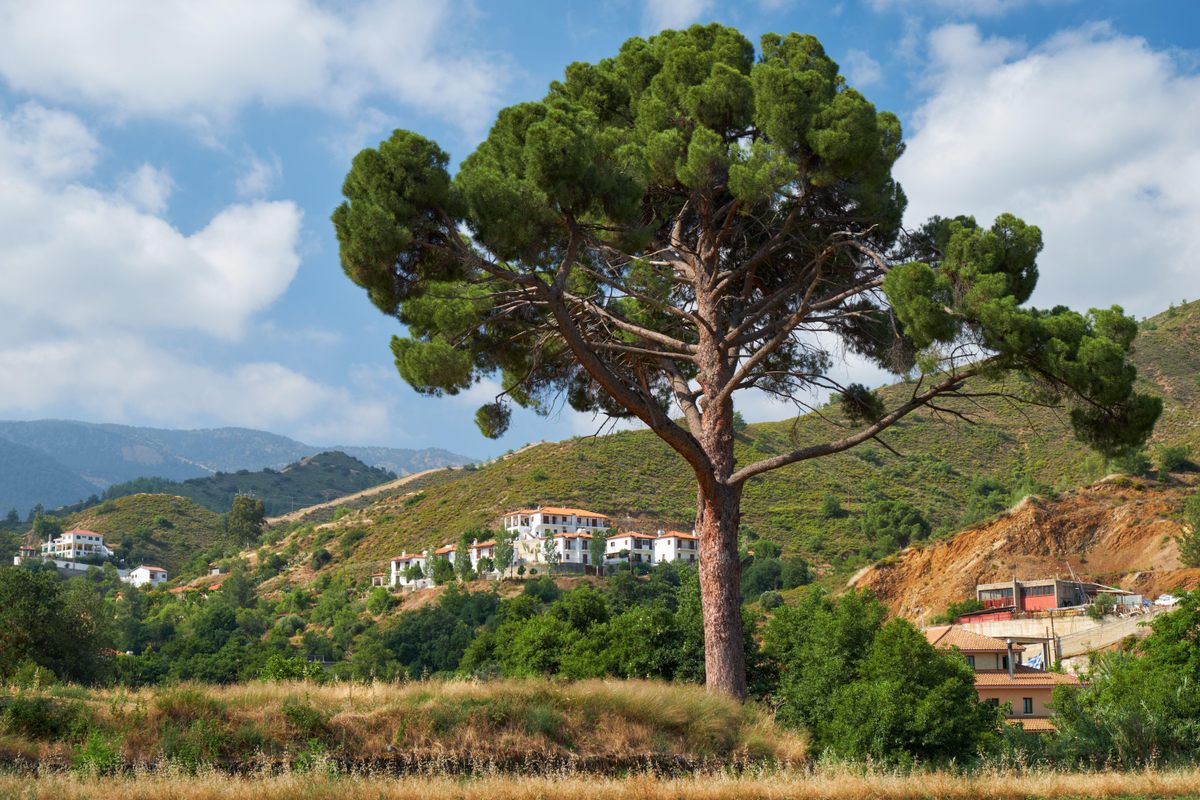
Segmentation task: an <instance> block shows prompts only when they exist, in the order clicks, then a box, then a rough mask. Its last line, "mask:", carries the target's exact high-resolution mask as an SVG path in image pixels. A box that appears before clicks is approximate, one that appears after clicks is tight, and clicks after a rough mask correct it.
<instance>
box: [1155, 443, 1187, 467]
mask: <svg viewBox="0 0 1200 800" xmlns="http://www.w3.org/2000/svg"><path fill="white" fill-rule="evenodd" d="M1191 457H1192V451H1191V448H1190V447H1188V446H1187V445H1185V444H1178V445H1166V446H1164V447H1161V448H1159V450H1158V451H1157V452H1156V453H1155V454H1154V466H1155V467H1156V468H1157V469H1158V471H1159V473H1160V474H1162V473H1167V472H1178V471H1180V470H1182V469H1187V468H1188V467H1190V466H1192V461H1191Z"/></svg>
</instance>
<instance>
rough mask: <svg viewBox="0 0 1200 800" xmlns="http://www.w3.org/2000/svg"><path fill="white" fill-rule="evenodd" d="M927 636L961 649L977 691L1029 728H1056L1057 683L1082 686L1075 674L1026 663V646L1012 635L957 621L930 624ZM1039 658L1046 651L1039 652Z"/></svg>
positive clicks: (948, 647) (935, 643)
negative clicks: (1053, 707) (974, 629)
mask: <svg viewBox="0 0 1200 800" xmlns="http://www.w3.org/2000/svg"><path fill="white" fill-rule="evenodd" d="M925 638H926V639H927V640H928V641H929V643H930V644H932V645H933V646H934V647H936V648H937V649H939V650H957V651H958V652H960V653H961V654H962V655H963V657H964V658H966V660H967V663H968V664H970V665H971V668H972V669H974V670H975V691H976V692H977V693H978V694H979V699H980V700H982V701H984V702H995V703H997V704H998V705H1002V706H1003V705H1006V704H1007V706H1008V712H1007V714H1006V717H1007V718H1008V721H1009V722H1010V723H1013V724H1019V725H1021V726H1022V727H1023V728H1025V730H1027V731H1034V732H1043V731H1052V730H1054V724H1053V722H1051V720H1050V717H1051V713H1052V710H1051V708H1050V704H1051V699H1052V697H1053V694H1054V687H1055V686H1061V685H1068V686H1079V685H1080V681H1079V679H1078V678H1076V677H1075V676H1074V675H1066V674H1063V673H1059V672H1047V671H1046V670H1044V669H1037V668H1034V667H1032V666H1029V665H1027V664H1022V663H1021V661H1022V656H1023V654H1024V652H1025V648H1024V647H1023V646H1022V645H1019V644H1014V643H1013V641H1012V640H1011V639H1008V640H1001V639H996V638H994V637H992V636H984V635H983V634H981V633H973V632H971V631H968V630H964V629H963V628H959V627H958V626H955V625H937V626H934V627H932V628H926V630H925ZM1038 656H1039V659H1040V658H1041V657H1042V654H1041V653H1039V654H1038Z"/></svg>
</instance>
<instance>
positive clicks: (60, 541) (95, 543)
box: [41, 530, 113, 559]
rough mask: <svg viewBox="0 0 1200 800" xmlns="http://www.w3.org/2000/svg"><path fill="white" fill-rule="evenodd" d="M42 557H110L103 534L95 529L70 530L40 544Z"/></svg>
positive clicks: (110, 551) (110, 553)
mask: <svg viewBox="0 0 1200 800" xmlns="http://www.w3.org/2000/svg"><path fill="white" fill-rule="evenodd" d="M41 549H42V556H43V557H44V558H61V559H76V558H86V557H89V556H99V557H100V558H111V557H112V554H113V553H112V550H109V549H108V547H107V546H105V544H104V536H103V535H102V534H99V533H96V532H95V531H85V530H72V531H67V532H66V533H63V534H62V535H60V536H56V537H55V538H54V539H51V540H50V541H48V542H44V543H43V544H42V548H41Z"/></svg>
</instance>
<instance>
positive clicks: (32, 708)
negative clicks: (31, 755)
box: [0, 694, 89, 742]
mask: <svg viewBox="0 0 1200 800" xmlns="http://www.w3.org/2000/svg"><path fill="white" fill-rule="evenodd" d="M0 721H2V723H3V729H4V731H5V732H6V733H13V734H18V735H20V736H25V737H27V738H30V739H37V740H40V741H47V742H52V741H62V740H64V739H68V738H72V735H73V734H78V733H79V732H80V731H81V730H82V729H83V728H86V727H87V725H88V722H89V721H88V720H87V718H86V717H85V715H84V713H83V707H82V705H81V704H79V703H77V702H70V701H68V702H55V701H53V700H50V699H49V698H46V697H29V696H26V695H20V694H19V695H17V696H16V697H13V698H12V699H10V700H9V701H8V703H7V704H6V706H5V707H4V713H3V716H2V717H0Z"/></svg>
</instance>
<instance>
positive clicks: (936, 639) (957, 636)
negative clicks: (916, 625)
mask: <svg viewBox="0 0 1200 800" xmlns="http://www.w3.org/2000/svg"><path fill="white" fill-rule="evenodd" d="M925 638H926V639H928V640H929V643H930V644H931V645H933V646H934V647H936V648H938V649H939V650H949V649H950V648H951V647H957V648H958V649H959V650H962V651H963V652H964V653H1007V652H1008V644H1007V643H1005V641H1004V640H1003V639H997V638H996V637H994V636H984V635H983V634H982V633H975V632H974V631H969V630H966V629H965V628H959V627H956V626H954V625H935V626H933V627H932V628H926V629H925ZM1012 649H1013V652H1014V653H1020V652H1022V651H1024V650H1025V647H1024V646H1023V645H1019V644H1016V643H1014V644H1013V646H1012Z"/></svg>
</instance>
